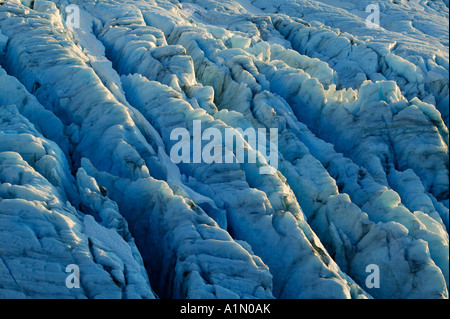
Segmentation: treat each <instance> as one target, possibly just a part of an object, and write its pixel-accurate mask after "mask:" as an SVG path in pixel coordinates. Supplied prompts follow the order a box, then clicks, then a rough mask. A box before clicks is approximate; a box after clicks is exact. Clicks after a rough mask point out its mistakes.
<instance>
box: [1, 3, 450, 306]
mask: <svg viewBox="0 0 450 319" xmlns="http://www.w3.org/2000/svg"><path fill="white" fill-rule="evenodd" d="M368 4H370V1H354V0H345V1H334V0H320V1H308V0H296V1H291V0H275V1H266V0H245V1H244V0H222V1H206V0H183V1H181V0H180V1H165V0H136V1H128V0H123V1H118V0H109V1H106V0H100V1H94V0H88V1H77V0H51V1H46V0H36V1H19V0H14V1H13V0H6V1H4V2H1V3H0V179H1V186H0V219H1V220H2V222H1V223H0V224H1V227H0V297H1V298H133V299H135V298H150V299H153V298H225V299H229V298H264V299H266V298H267V299H269V298H289V299H293V298H384V299H385V298H448V285H449V269H448V268H449V267H448V262H449V250H448V248H449V236H448V231H449V217H448V212H449V200H448V198H449V182H448V176H449V157H448V154H449V151H448V141H449V133H448V127H449V126H448V125H449V122H448V96H449V95H448V94H449V93H448V92H449V77H448V70H449V64H448V58H449V57H448V45H449V43H448V20H447V19H448V1H447V2H446V1H442V0H440V1H433V2H428V3H426V4H425V3H423V2H419V3H416V4H413V3H403V2H402V3H400V4H397V3H395V2H394V3H393V2H390V1H382V2H381V3H380V12H381V21H382V24H383V25H382V27H383V28H380V29H368V28H366V27H365V18H366V16H367V13H366V12H365V8H366V6H367V5H368ZM69 5H77V6H78V8H79V9H80V10H79V13H80V25H79V26H75V27H73V26H71V25H69V23H68V20H67V19H68V16H69V14H70V11H67V10H66V9H67V8H68V7H69ZM430 17H432V18H430ZM445 26H447V28H445ZM194 121H200V122H201V124H202V126H201V127H202V132H208V130H211V129H215V130H217V131H218V132H220V133H223V134H225V133H224V132H225V131H226V130H229V129H231V130H233V132H239V130H241V132H242V131H245V130H246V129H250V130H251V129H254V130H258V129H266V130H267V132H268V131H269V130H270V129H276V130H277V132H278V136H277V137H278V139H277V141H278V144H277V151H278V153H277V164H278V165H277V166H276V167H271V165H272V164H273V163H271V162H270V161H266V160H264V159H262V160H258V161H256V162H255V163H252V162H246V161H241V162H239V161H238V160H237V159H238V155H237V154H236V152H237V149H238V146H243V147H244V148H245V149H246V150H247V151H248V152H251V153H252V154H258V152H259V151H261V149H259V148H258V149H255V148H254V147H253V145H252V143H250V142H249V141H248V139H246V137H245V134H241V133H238V134H236V139H235V142H232V143H231V144H230V143H228V142H227V141H226V140H221V141H220V147H223V148H224V149H226V150H227V151H230V152H231V153H230V154H232V156H233V158H234V159H235V160H234V162H233V163H232V164H229V163H210V164H209V163H205V162H200V163H192V162H190V163H186V162H181V163H175V162H174V161H173V160H172V158H171V156H170V155H171V150H172V148H173V146H174V145H175V143H176V142H177V141H175V140H172V139H171V133H172V132H173V131H174V130H175V129H177V128H182V129H184V130H185V131H186V132H188V135H189V136H188V138H189V139H191V138H192V136H193V135H194V134H195V132H194V130H195V129H194V124H193V123H194ZM206 142H207V141H203V146H204V145H205V144H206ZM266 142H267V144H266V145H263V148H265V149H267V150H272V149H271V146H273V145H271V144H270V141H269V139H268V138H267V139H266ZM261 167H262V168H270V170H269V171H270V172H271V173H270V174H263V175H261V174H259V172H260V169H261ZM274 168H275V169H274ZM73 264H75V265H77V266H78V267H79V268H80V281H81V289H76V288H75V289H74V288H69V287H68V286H67V285H66V279H67V276H68V273H67V272H66V267H67V266H68V265H73ZM372 265H376V266H378V267H379V269H380V275H381V277H380V285H379V288H376V287H375V288H373V287H370V286H368V285H367V277H368V274H369V273H368V271H367V269H370V266H372ZM30 270H32V271H30Z"/></svg>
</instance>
